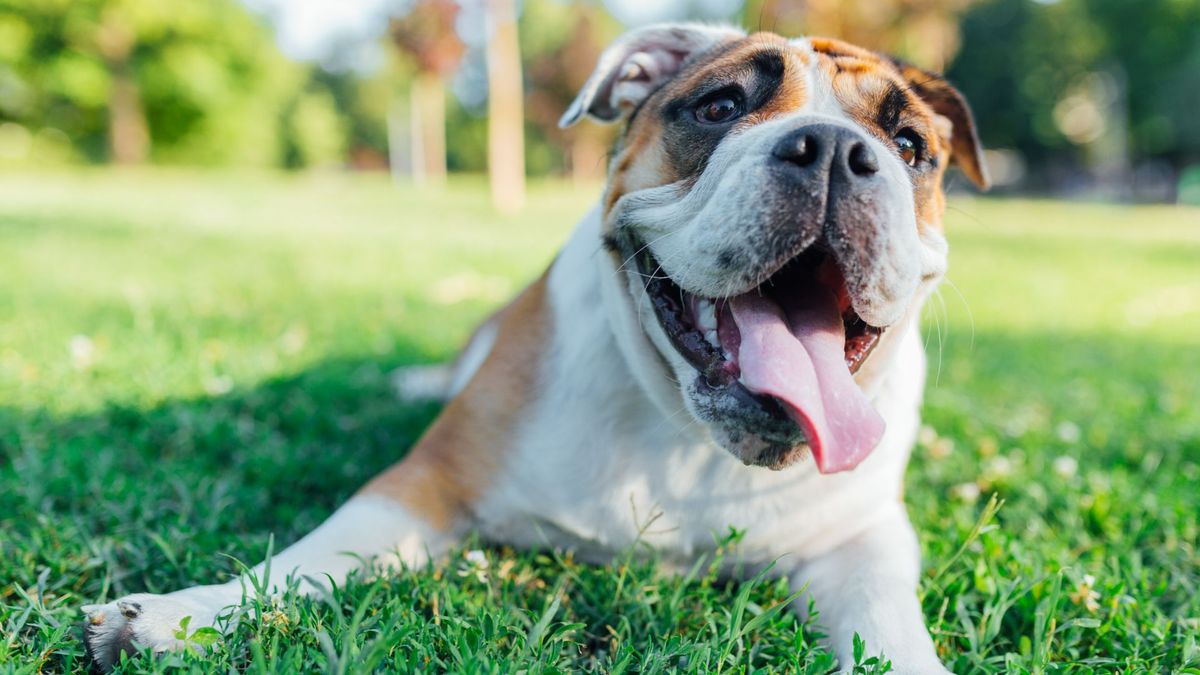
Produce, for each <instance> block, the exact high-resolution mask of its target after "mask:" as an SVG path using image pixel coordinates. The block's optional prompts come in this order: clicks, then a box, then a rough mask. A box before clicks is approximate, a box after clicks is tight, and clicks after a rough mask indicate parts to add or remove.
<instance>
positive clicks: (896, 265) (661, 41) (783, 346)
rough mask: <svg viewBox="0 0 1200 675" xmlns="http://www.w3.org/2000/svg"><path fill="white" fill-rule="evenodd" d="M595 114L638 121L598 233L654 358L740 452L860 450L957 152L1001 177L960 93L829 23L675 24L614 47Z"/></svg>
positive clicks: (936, 255)
mask: <svg viewBox="0 0 1200 675" xmlns="http://www.w3.org/2000/svg"><path fill="white" fill-rule="evenodd" d="M585 115H586V116H591V117H593V118H595V119H598V120H601V121H617V120H624V121H625V128H624V132H623V134H622V137H621V139H620V141H619V143H618V146H617V148H616V151H615V153H614V156H613V158H612V163H611V168H610V173H609V182H608V187H607V190H606V193H605V197H604V201H603V214H604V228H605V237H606V240H607V242H608V244H609V249H610V251H611V253H612V260H613V264H614V265H615V267H616V270H617V273H618V274H620V275H622V276H623V278H624V281H623V282H622V285H623V286H625V287H626V290H627V293H626V294H625V296H626V300H627V301H628V302H630V303H632V305H633V307H634V310H635V312H636V314H637V315H638V316H639V317H640V319H641V321H640V324H641V329H642V330H644V331H645V333H646V336H647V337H648V338H649V343H650V344H652V345H653V347H652V349H653V350H655V351H657V352H658V354H659V355H661V357H662V358H660V359H656V360H655V361H656V362H657V363H661V364H662V366H663V373H662V375H665V376H667V377H664V378H661V379H667V378H669V379H670V380H673V381H674V382H677V383H678V386H679V391H680V392H681V394H682V397H683V401H684V404H685V405H686V407H687V409H688V411H689V412H690V413H691V414H692V415H693V416H694V417H695V418H696V419H697V420H699V421H700V422H701V423H702V424H703V425H704V426H705V428H706V429H707V430H708V431H709V433H710V434H711V435H712V437H713V438H714V440H716V441H717V442H718V443H720V444H721V445H723V446H724V447H726V448H727V449H728V450H729V451H730V452H732V453H733V454H734V455H736V456H737V457H739V458H741V459H742V460H743V461H745V462H746V463H748V464H758V465H763V466H769V467H772V468H780V467H783V466H786V465H788V464H790V463H792V462H794V461H796V460H797V459H799V458H800V457H803V456H804V455H805V454H806V453H807V452H808V451H811V453H812V455H813V457H814V459H815V460H816V463H817V467H818V468H819V470H821V471H822V472H835V471H844V470H848V469H852V468H854V467H855V466H856V465H857V464H858V463H859V462H860V461H862V460H863V459H864V458H865V457H866V456H867V455H868V454H869V453H870V452H871V450H872V449H873V448H874V447H875V445H876V444H877V443H878V441H879V439H880V437H881V436H882V433H883V420H882V419H881V418H880V416H879V414H878V413H877V412H876V411H875V410H874V409H873V408H872V405H871V402H870V400H869V398H868V397H867V395H866V394H865V393H864V391H863V387H867V388H870V386H871V384H872V380H873V379H877V378H878V377H880V374H881V373H882V372H884V371H885V370H886V367H887V364H886V360H887V359H888V358H889V356H888V353H887V352H888V351H889V349H888V348H887V347H888V344H889V342H890V341H892V340H893V339H894V336H893V335H892V333H899V330H895V331H889V327H898V325H899V324H904V323H907V322H910V321H912V320H913V317H914V316H915V315H916V313H917V311H918V308H919V307H920V305H921V303H922V302H923V301H924V299H925V297H926V296H927V295H928V293H929V291H930V290H931V289H932V288H933V287H934V286H935V285H936V284H937V282H938V281H939V280H940V278H941V276H942V274H943V272H944V270H945V267H946V242H945V239H944V238H943V236H942V233H941V217H942V211H943V209H944V197H943V193H942V187H941V183H942V176H943V174H944V173H945V170H946V167H947V165H948V164H950V163H951V162H955V163H957V164H958V165H959V166H960V167H961V168H962V169H963V171H964V172H965V174H966V175H967V177H968V178H970V179H971V180H972V181H973V182H974V183H975V184H976V185H978V186H980V187H985V186H986V183H987V178H986V176H985V174H984V167H983V163H982V160H981V155H980V153H981V151H980V146H979V142H978V139H977V138H976V134H975V129H974V125H973V122H972V119H971V113H970V111H969V110H968V108H967V105H966V103H965V101H964V100H963V98H962V97H961V96H960V95H959V93H958V92H957V91H955V90H954V89H953V88H952V87H951V86H950V85H949V84H947V83H946V82H945V81H944V80H943V79H941V78H940V77H938V76H936V75H933V74H931V73H928V72H924V71H922V70H919V69H917V68H914V67H911V66H908V65H906V64H903V63H901V62H898V61H896V60H893V59H890V58H888V57H886V56H883V55H880V54H877V53H874V52H871V51H867V50H865V49H861V48H858V47H855V46H853V45H849V44H846V43H843V42H838V41H835V40H829V39H823V38H804V39H794V40H788V39H785V38H782V37H779V36H777V35H773V34H768V33H757V34H754V35H750V36H746V35H745V34H743V33H741V32H739V31H736V30H733V29H730V28H719V27H712V26H701V25H664V26H653V27H648V28H643V29H640V30H636V31H633V32H631V33H629V34H627V35H625V36H624V37H622V38H621V39H620V40H618V41H617V42H616V43H615V44H613V45H612V46H611V47H609V48H608V50H606V51H605V52H604V54H603V55H602V56H601V58H600V61H599V64H598V65H597V68H596V71H595V72H594V73H593V74H592V76H591V78H590V79H589V80H588V82H587V84H585V85H584V87H583V90H582V91H581V92H580V94H579V96H578V98H576V100H575V101H574V103H572V105H571V107H570V108H569V109H568V110H567V112H566V113H565V114H564V115H563V119H562V122H561V124H562V125H563V126H567V125H570V124H573V123H574V122H576V121H577V120H579V119H580V118H582V117H584V116H585Z"/></svg>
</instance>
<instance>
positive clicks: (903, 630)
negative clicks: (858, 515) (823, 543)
mask: <svg viewBox="0 0 1200 675" xmlns="http://www.w3.org/2000/svg"><path fill="white" fill-rule="evenodd" d="M919 572H920V553H919V550H918V547H917V538H916V535H915V533H914V532H913V529H912V525H910V524H909V522H908V516H907V514H906V513H905V512H904V507H903V506H902V505H900V504H899V503H897V504H896V505H895V506H894V507H892V508H889V509H888V512H887V514H886V515H885V516H884V517H883V518H882V519H880V520H878V521H877V522H875V523H874V524H873V525H871V526H870V527H869V528H867V529H866V530H864V531H863V532H862V533H860V534H859V535H857V536H855V537H854V538H853V539H851V540H849V541H847V542H845V543H843V544H842V545H840V546H838V547H837V548H835V549H833V550H832V551H829V552H828V553H825V554H824V555H821V556H819V557H816V558H813V559H810V560H808V561H806V562H805V563H804V564H802V565H801V566H800V567H799V568H798V569H797V570H796V572H795V573H794V574H793V576H792V584H793V586H794V587H795V588H801V587H803V586H804V585H805V584H808V586H807V593H806V594H805V596H804V597H801V598H800V600H799V601H798V602H799V603H800V604H799V605H798V607H797V609H799V610H800V611H801V612H802V613H803V612H806V611H807V608H808V601H809V599H811V600H812V603H813V605H814V606H815V608H816V611H817V612H818V617H817V621H816V623H817V626H818V628H819V629H822V630H823V631H824V632H825V633H826V634H827V635H828V640H829V644H830V646H831V647H832V648H833V650H834V653H835V654H836V655H837V658H838V661H839V663H840V666H841V668H843V669H844V670H845V671H846V672H850V671H851V670H852V669H853V666H854V635H855V633H857V634H858V635H859V637H861V638H862V640H863V641H864V642H865V645H866V655H867V656H871V655H878V654H880V653H881V652H882V654H883V655H884V657H886V658H887V659H888V660H890V661H891V662H892V668H893V670H892V671H890V672H894V673H901V674H912V675H937V674H938V673H947V672H948V671H947V670H946V669H945V667H944V666H942V663H941V661H940V660H939V659H938V658H937V654H936V652H935V650H934V646H933V641H932V640H931V639H930V637H929V632H928V630H926V628H925V621H924V618H923V616H922V614H921V604H920V603H919V602H918V601H917V578H918V574H919Z"/></svg>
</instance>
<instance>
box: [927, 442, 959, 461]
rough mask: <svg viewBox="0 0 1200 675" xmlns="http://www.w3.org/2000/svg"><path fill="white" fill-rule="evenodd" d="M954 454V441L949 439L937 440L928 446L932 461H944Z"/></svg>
mask: <svg viewBox="0 0 1200 675" xmlns="http://www.w3.org/2000/svg"><path fill="white" fill-rule="evenodd" d="M952 452H954V441H953V440H952V439H949V438H939V439H937V440H936V441H934V442H933V443H932V444H930V445H929V456H930V457H931V458H933V459H945V458H947V457H949V456H950V453H952Z"/></svg>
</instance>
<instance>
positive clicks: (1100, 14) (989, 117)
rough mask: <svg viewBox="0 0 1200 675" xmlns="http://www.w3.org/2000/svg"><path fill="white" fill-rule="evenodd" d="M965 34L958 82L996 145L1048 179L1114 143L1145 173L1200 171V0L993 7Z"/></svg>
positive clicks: (979, 10) (1010, 2)
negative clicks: (1147, 167)
mask: <svg viewBox="0 0 1200 675" xmlns="http://www.w3.org/2000/svg"><path fill="white" fill-rule="evenodd" d="M962 34H963V42H964V44H965V45H966V48H965V49H964V50H963V52H962V53H961V54H960V55H959V56H958V58H957V59H956V60H955V62H954V63H953V65H952V66H951V67H950V69H949V73H948V74H949V77H950V78H951V79H952V80H954V81H955V83H956V84H957V85H958V86H959V87H960V88H961V89H962V90H963V92H964V93H965V94H966V95H967V98H968V99H970V100H971V102H972V104H973V106H974V108H975V110H976V112H977V116H978V118H979V122H980V127H981V132H982V135H983V138H984V141H985V143H988V144H990V145H993V146H998V147H1007V148H1015V149H1017V150H1019V151H1020V152H1021V154H1022V155H1023V156H1024V157H1025V158H1026V159H1027V160H1028V162H1029V164H1030V165H1031V166H1033V167H1036V168H1038V169H1039V171H1038V173H1043V174H1044V172H1045V171H1047V170H1053V171H1056V172H1057V173H1058V174H1060V175H1062V176H1066V175H1068V174H1069V173H1070V172H1073V171H1075V169H1074V168H1072V167H1077V166H1078V165H1087V164H1091V163H1093V162H1094V161H1095V160H1096V157H1095V147H1094V146H1095V145H1096V144H1108V143H1111V142H1112V141H1111V140H1110V139H1113V138H1114V137H1115V139H1116V141H1115V142H1116V143H1117V147H1118V150H1119V151H1126V150H1124V148H1127V152H1128V154H1129V155H1130V157H1131V161H1132V162H1133V163H1135V164H1136V163H1138V162H1139V161H1143V160H1146V159H1157V160H1160V161H1163V162H1167V163H1169V164H1170V165H1171V166H1173V167H1175V169H1180V168H1182V167H1184V166H1186V165H1187V164H1188V163H1190V162H1197V161H1200V133H1197V132H1196V129H1198V128H1200V126H1198V125H1197V124H1196V123H1195V120H1196V110H1197V108H1198V107H1200V67H1198V66H1200V0H1141V1H1140V2H1127V1H1125V0H1055V1H1044V2H1032V1H1031V0H986V1H985V2H983V3H981V4H979V5H978V6H976V7H974V8H973V9H972V10H971V11H970V12H968V13H967V14H966V15H965V17H964V18H963V21H962ZM998 36H1003V39H1000V38H998ZM1064 180H1065V178H1064ZM1040 182H1041V183H1042V184H1045V185H1048V183H1046V182H1045V181H1040ZM1056 187H1061V185H1056Z"/></svg>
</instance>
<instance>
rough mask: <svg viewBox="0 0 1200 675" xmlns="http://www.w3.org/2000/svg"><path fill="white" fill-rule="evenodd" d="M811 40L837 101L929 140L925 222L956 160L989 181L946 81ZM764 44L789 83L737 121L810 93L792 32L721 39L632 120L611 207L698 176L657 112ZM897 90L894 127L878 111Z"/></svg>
mask: <svg viewBox="0 0 1200 675" xmlns="http://www.w3.org/2000/svg"><path fill="white" fill-rule="evenodd" d="M809 43H810V44H811V45H812V49H813V52H815V53H816V55H817V58H818V66H819V67H820V68H821V69H822V70H824V71H825V73H826V74H827V75H828V76H829V78H830V81H831V82H832V85H833V88H834V95H835V96H836V97H837V99H838V101H839V103H841V105H842V106H843V107H844V108H845V109H846V111H847V113H848V114H849V115H850V116H851V117H852V118H853V119H854V120H855V121H856V122H858V123H859V124H860V125H861V126H862V127H863V128H864V129H865V130H866V131H867V132H868V133H872V134H874V135H875V136H877V137H878V138H879V139H880V140H881V141H882V142H883V143H885V144H887V145H891V144H892V143H893V140H892V134H893V133H894V132H895V131H897V130H898V129H903V128H906V127H907V128H911V129H913V130H914V131H915V132H916V133H918V134H919V135H920V136H921V138H922V139H923V140H924V142H925V145H926V152H927V153H928V154H929V155H930V156H931V157H933V158H934V166H932V167H930V168H929V169H928V170H926V171H924V172H923V173H921V174H919V175H917V176H916V177H915V179H914V199H915V202H916V216H917V222H918V224H919V225H920V226H921V227H933V228H941V221H942V214H943V212H944V211H945V202H946V199H945V194H944V193H943V191H942V178H943V176H944V174H945V170H946V166H947V165H948V164H949V162H950V161H954V162H955V163H957V164H958V165H959V166H961V167H962V169H963V171H964V173H966V175H967V177H968V178H970V179H971V181H972V182H974V183H975V184H976V185H978V186H979V187H981V188H984V187H986V186H987V182H988V181H987V175H986V171H985V170H984V165H983V159H982V155H981V150H980V148H981V145H980V143H979V139H978V138H977V136H976V133H975V126H974V121H973V120H972V118H971V113H970V110H969V109H968V108H967V106H966V103H965V101H963V99H962V97H961V95H959V94H958V92H957V91H956V90H955V89H954V88H953V87H951V86H950V85H949V84H948V83H946V81H945V80H943V79H941V78H940V77H938V76H937V75H934V74H932V73H928V72H925V71H923V70H920V69H917V68H914V67H912V66H908V65H907V64H903V63H900V62H897V61H895V60H894V59H891V58H889V57H887V56H884V55H882V54H878V53H876V52H872V51H869V50H866V49H863V48H861V47H858V46H855V45H852V44H850V43H847V42H842V41H840V40H834V39H830V38H821V37H814V38H810V39H809ZM764 51H774V52H777V53H779V54H781V55H782V56H783V57H784V77H783V83H782V84H781V86H780V87H779V88H778V90H777V91H776V92H775V93H774V95H773V96H772V97H771V99H770V100H769V101H768V102H767V103H766V104H765V105H762V106H760V107H759V108H758V109H756V110H754V111H752V112H751V113H750V114H748V115H746V117H744V118H743V119H741V120H738V122H737V123H736V125H737V126H738V127H741V128H744V127H746V126H749V125H754V124H759V123H762V122H765V121H767V120H769V119H771V118H773V117H775V116H777V115H781V114H786V113H788V112H790V111H794V110H797V109H799V108H800V107H802V106H803V105H804V103H805V101H806V100H807V97H808V92H806V91H805V90H804V78H803V77H802V76H801V75H800V74H799V71H800V70H801V69H802V68H803V67H804V66H806V65H808V63H809V56H808V53H807V52H806V51H805V50H800V49H795V48H793V47H792V46H791V45H789V44H788V41H787V40H786V39H784V38H782V37H780V36H778V35H774V34H772V33H755V34H753V35H750V36H748V37H746V38H744V39H742V40H737V41H733V42H730V43H726V44H724V45H720V46H718V47H717V48H715V49H713V50H712V51H711V52H710V53H709V54H708V55H706V56H704V57H702V58H701V60H699V61H697V62H696V63H694V64H691V65H690V66H689V67H687V68H686V69H685V71H684V72H683V73H681V74H680V76H679V77H677V78H676V79H674V80H672V81H671V82H668V83H667V84H666V85H665V86H663V87H662V88H661V89H659V90H658V91H657V92H655V93H654V94H652V95H651V97H650V98H649V99H648V100H647V101H646V102H645V104H644V106H643V109H642V110H641V111H639V113H638V114H637V115H636V116H635V117H634V118H633V120H631V122H630V124H629V127H628V129H627V131H626V135H625V140H624V143H623V144H622V146H621V148H620V150H619V153H618V155H617V158H616V160H615V161H614V164H613V170H612V175H611V177H610V181H609V187H608V191H607V192H606V194H605V198H604V211H605V213H607V212H609V211H610V210H611V209H612V208H613V206H614V205H616V203H617V200H619V199H620V198H621V196H622V195H624V194H627V193H629V192H635V191H637V190H642V189H646V188H651V187H656V186H659V185H666V184H669V183H675V182H678V181H681V180H687V179H695V178H697V177H698V176H697V175H684V174H682V173H681V172H680V171H679V170H678V166H676V165H675V164H673V163H672V162H671V161H670V153H669V152H668V149H667V148H666V147H664V144H665V141H664V137H663V126H662V122H661V118H660V117H659V115H658V111H659V110H660V109H661V108H662V106H663V105H664V104H665V103H666V102H667V101H670V100H671V99H672V98H674V97H676V96H679V95H680V94H681V93H684V92H687V91H692V90H695V89H696V88H699V87H702V86H704V84H705V83H706V82H708V81H711V80H712V79H715V78H718V77H722V76H728V74H730V73H733V72H737V71H738V70H741V69H744V68H745V67H746V63H747V62H748V61H749V60H750V59H751V58H753V57H754V56H755V55H756V54H760V53H762V52H764ZM891 90H898V91H900V92H901V93H902V94H903V96H904V99H905V101H906V102H907V105H905V107H904V108H903V110H902V111H901V113H900V117H899V121H898V123H897V126H896V128H895V129H884V128H882V127H881V126H880V125H879V124H878V121H877V116H878V113H879V110H880V107H881V106H882V105H883V103H884V99H885V98H886V96H887V94H888V93H889V91H891ZM702 169H703V167H702V166H701V169H700V170H701V171H702ZM696 173H698V171H697V172H696Z"/></svg>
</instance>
